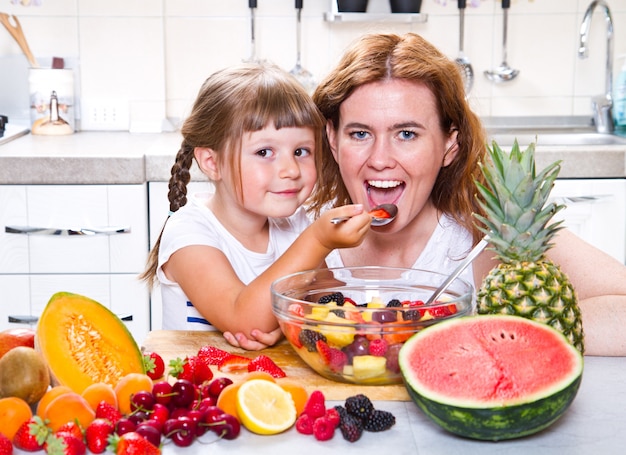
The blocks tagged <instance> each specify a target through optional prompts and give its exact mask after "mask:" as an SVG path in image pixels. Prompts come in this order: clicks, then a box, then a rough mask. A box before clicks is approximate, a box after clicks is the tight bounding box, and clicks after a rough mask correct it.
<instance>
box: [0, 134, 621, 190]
mask: <svg viewBox="0 0 626 455" xmlns="http://www.w3.org/2000/svg"><path fill="white" fill-rule="evenodd" d="M180 142H181V136H180V135H179V134H178V133H160V134H137V133H128V132H78V133H75V134H72V135H68V136H34V135H31V134H28V135H26V136H23V137H20V138H17V139H15V140H13V141H11V142H8V143H6V144H3V145H1V146H0V184H140V183H145V182H151V181H153V182H156V181H168V180H169V177H170V169H171V167H172V164H173V163H174V158H175V156H176V152H177V151H178V148H179V146H180ZM522 145H524V144H522ZM536 160H537V167H538V168H539V169H541V168H543V167H545V166H546V165H548V164H549V163H551V162H553V161H556V160H563V164H562V169H561V173H560V175H559V177H561V178H609V177H613V178H623V177H626V145H602V146H600V145H593V146H541V145H539V146H537V154H536ZM192 179H193V180H200V181H202V180H205V177H204V176H203V175H202V174H201V173H200V171H199V170H198V168H197V166H195V165H194V166H193V168H192Z"/></svg>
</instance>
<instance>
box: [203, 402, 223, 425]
mask: <svg viewBox="0 0 626 455" xmlns="http://www.w3.org/2000/svg"><path fill="white" fill-rule="evenodd" d="M223 414H225V413H224V411H222V410H221V409H220V408H218V407H217V406H209V407H208V408H206V409H204V411H203V413H202V424H203V425H205V426H210V425H212V424H214V423H215V422H218V421H219V420H220V418H221V416H222V415H223Z"/></svg>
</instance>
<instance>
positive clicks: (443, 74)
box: [311, 33, 486, 241]
mask: <svg viewBox="0 0 626 455" xmlns="http://www.w3.org/2000/svg"><path fill="white" fill-rule="evenodd" d="M386 79H405V80H409V81H415V82H419V83H421V84H424V85H426V86H427V87H428V88H429V89H430V90H431V91H432V93H433V94H434V98H435V100H436V103H437V112H438V114H439V122H440V127H441V130H442V131H443V132H444V133H445V134H449V133H450V131H451V130H452V129H457V130H458V136H457V141H458V144H459V145H458V146H459V151H458V153H457V155H456V157H455V159H454V160H453V161H452V163H450V165H448V166H446V167H444V168H442V169H441V171H440V172H439V175H438V177H437V180H436V182H435V185H434V187H433V190H432V193H431V199H432V201H433V203H434V204H435V207H436V208H437V209H438V210H440V211H442V212H445V213H447V214H449V215H450V216H452V217H453V218H454V219H455V220H457V222H459V223H460V224H461V225H463V226H464V227H465V228H466V229H468V230H469V231H470V232H472V235H473V237H474V239H475V241H478V239H479V238H480V237H481V236H482V234H481V233H480V232H479V231H478V230H477V229H476V227H475V225H474V219H473V217H472V215H471V214H472V213H473V212H478V213H481V212H482V210H481V208H480V207H479V206H478V204H477V203H476V198H475V194H476V189H475V188H476V187H475V183H474V180H475V179H478V180H482V174H481V172H480V170H479V167H478V162H479V161H480V160H482V159H483V157H484V155H485V152H486V136H485V132H484V129H483V127H482V124H481V122H480V120H479V118H478V116H476V114H474V112H473V111H472V110H471V108H470V107H469V105H468V103H467V101H466V100H465V96H464V88H463V82H462V80H461V75H460V73H459V70H458V67H457V65H456V63H455V62H453V61H452V60H450V59H449V58H447V57H446V56H445V55H443V54H442V53H441V52H439V51H438V50H437V49H436V48H435V47H434V46H433V45H432V44H430V43H429V42H428V41H426V40H425V39H423V38H422V37H421V36H419V35H417V34H415V33H407V34H405V35H402V36H399V35H395V34H370V35H365V36H363V37H362V38H360V39H359V40H357V41H356V42H355V43H354V44H353V45H352V46H351V47H350V48H349V49H348V50H347V51H346V52H345V54H344V55H343V57H342V59H341V60H340V62H339V64H338V65H337V66H336V67H335V68H334V69H333V70H332V71H331V72H330V74H328V76H326V78H325V79H324V80H323V81H322V82H321V83H320V84H319V85H318V87H317V89H316V90H315V93H314V94H313V100H314V101H315V103H316V104H317V106H318V107H319V108H320V110H321V111H322V114H323V115H324V117H325V118H326V119H327V120H328V121H329V123H330V124H331V125H330V127H332V128H335V129H336V128H338V126H339V109H340V107H341V104H342V103H343V102H344V101H345V100H346V99H347V98H348V97H349V96H350V95H351V94H352V92H353V91H354V90H355V89H356V88H358V87H360V86H362V85H364V84H369V83H372V82H377V81H383V80H386ZM319 156H320V160H321V164H320V166H319V167H318V175H319V176H320V177H319V179H318V185H317V186H316V188H315V190H314V193H313V195H312V196H311V201H312V202H311V209H312V210H313V211H314V212H315V213H319V212H320V211H321V210H322V209H324V208H325V207H326V206H327V205H328V203H329V202H332V203H334V204H335V205H337V206H339V205H344V204H349V203H351V202H352V201H351V199H350V195H349V194H348V190H347V189H346V186H345V184H344V183H343V180H342V178H341V174H340V172H339V166H338V165H337V163H336V162H335V160H334V158H333V155H332V153H331V151H330V148H329V146H328V144H327V143H325V144H324V147H323V149H322V151H321V153H320V154H319Z"/></svg>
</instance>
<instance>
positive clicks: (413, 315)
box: [402, 310, 422, 321]
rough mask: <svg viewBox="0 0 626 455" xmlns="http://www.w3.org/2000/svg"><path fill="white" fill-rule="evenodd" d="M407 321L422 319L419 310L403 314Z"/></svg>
mask: <svg viewBox="0 0 626 455" xmlns="http://www.w3.org/2000/svg"><path fill="white" fill-rule="evenodd" d="M402 318H403V319H404V320H405V321H419V320H420V319H421V318H422V315H421V314H420V311H419V310H405V311H403V312H402Z"/></svg>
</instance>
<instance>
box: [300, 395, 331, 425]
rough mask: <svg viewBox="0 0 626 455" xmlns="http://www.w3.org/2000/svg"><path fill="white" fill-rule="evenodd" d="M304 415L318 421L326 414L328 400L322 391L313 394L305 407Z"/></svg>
mask: <svg viewBox="0 0 626 455" xmlns="http://www.w3.org/2000/svg"><path fill="white" fill-rule="evenodd" d="M302 414H308V415H309V416H310V417H311V418H313V419H317V418H318V417H322V416H323V415H324V414H326V398H325V397H324V394H323V393H322V392H321V391H320V390H314V391H313V392H311V395H309V399H308V400H307V401H306V404H305V405H304V410H303V411H302Z"/></svg>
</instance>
